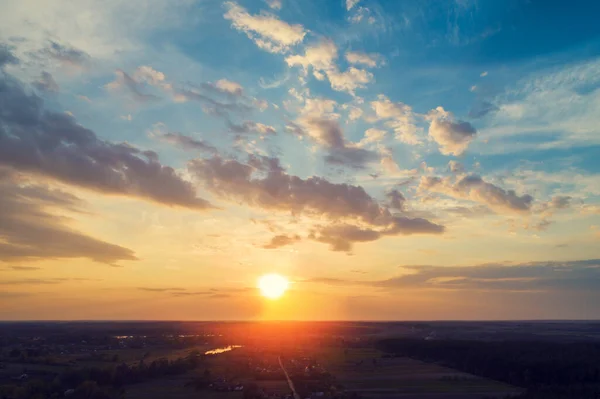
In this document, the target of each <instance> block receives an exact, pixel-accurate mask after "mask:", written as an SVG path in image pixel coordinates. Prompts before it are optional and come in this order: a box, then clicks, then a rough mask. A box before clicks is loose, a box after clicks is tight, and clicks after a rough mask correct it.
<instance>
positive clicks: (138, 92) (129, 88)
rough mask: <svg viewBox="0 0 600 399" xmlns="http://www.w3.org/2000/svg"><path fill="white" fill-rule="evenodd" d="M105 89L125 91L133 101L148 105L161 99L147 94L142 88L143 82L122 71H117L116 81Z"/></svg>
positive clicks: (108, 84)
mask: <svg viewBox="0 0 600 399" xmlns="http://www.w3.org/2000/svg"><path fill="white" fill-rule="evenodd" d="M104 87H105V88H107V89H108V90H113V91H117V90H119V91H125V92H127V93H128V94H129V95H130V96H131V98H132V99H133V100H135V101H137V102H140V103H147V102H151V101H157V100H159V99H160V97H158V96H157V95H154V94H150V93H145V92H144V90H143V87H142V81H138V80H136V79H135V78H133V77H132V76H130V75H129V74H127V73H126V72H125V71H123V70H121V69H117V70H116V71H115V80H113V81H112V82H110V83H107V84H106V85H105V86H104Z"/></svg>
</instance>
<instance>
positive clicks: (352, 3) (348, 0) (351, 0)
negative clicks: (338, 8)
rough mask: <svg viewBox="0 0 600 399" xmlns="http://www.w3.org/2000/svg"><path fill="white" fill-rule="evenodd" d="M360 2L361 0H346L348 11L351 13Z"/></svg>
mask: <svg viewBox="0 0 600 399" xmlns="http://www.w3.org/2000/svg"><path fill="white" fill-rule="evenodd" d="M359 2H360V0H346V10H347V11H350V10H351V9H353V8H354V6H355V5H357V4H358V3H359Z"/></svg>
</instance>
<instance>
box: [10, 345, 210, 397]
mask: <svg viewBox="0 0 600 399" xmlns="http://www.w3.org/2000/svg"><path fill="white" fill-rule="evenodd" d="M201 361H202V356H201V355H200V353H199V352H197V351H195V352H192V353H191V354H190V355H188V356H186V357H185V358H179V359H176V360H169V359H166V358H161V359H156V360H154V361H152V362H150V363H146V362H144V361H143V360H142V361H140V362H139V363H137V364H135V365H128V364H126V363H121V364H119V365H117V366H114V367H85V368H71V369H67V370H65V371H64V372H63V373H61V374H60V375H58V376H57V377H56V378H54V380H51V381H44V380H31V381H27V382H25V383H21V384H20V385H9V386H3V387H0V398H1V399H46V398H54V397H56V398H58V397H63V396H64V394H65V392H67V391H70V390H72V392H69V395H68V396H69V397H71V398H73V399H84V398H85V399H105V398H115V397H119V394H120V393H122V392H123V387H124V386H126V385H129V384H135V383H140V382H143V381H147V380H151V379H155V378H161V377H165V376H170V375H177V374H183V373H186V372H187V371H189V370H192V369H194V368H196V367H198V365H199V364H200V362H201Z"/></svg>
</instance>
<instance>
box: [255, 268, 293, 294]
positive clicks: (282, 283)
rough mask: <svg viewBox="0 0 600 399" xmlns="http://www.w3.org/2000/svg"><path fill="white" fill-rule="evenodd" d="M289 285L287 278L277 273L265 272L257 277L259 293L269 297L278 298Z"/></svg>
mask: <svg viewBox="0 0 600 399" xmlns="http://www.w3.org/2000/svg"><path fill="white" fill-rule="evenodd" d="M289 285H290V282H289V281H288V279H287V278H285V277H283V276H281V275H279V274H265V275H264V276H262V277H260V278H259V279H258V289H259V290H260V293H261V294H262V295H263V296H265V297H267V298H269V299H277V298H280V297H281V296H282V295H283V294H284V293H285V291H286V290H287V289H288V286H289Z"/></svg>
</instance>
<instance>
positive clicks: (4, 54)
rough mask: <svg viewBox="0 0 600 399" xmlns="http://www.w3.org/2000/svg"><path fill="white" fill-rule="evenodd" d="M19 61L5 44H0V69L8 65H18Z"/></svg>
mask: <svg viewBox="0 0 600 399" xmlns="http://www.w3.org/2000/svg"><path fill="white" fill-rule="evenodd" d="M18 63H19V59H18V58H17V57H15V56H14V54H13V53H12V51H11V48H10V47H8V46H7V45H6V44H2V43H0V68H2V67H4V65H8V64H18Z"/></svg>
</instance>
